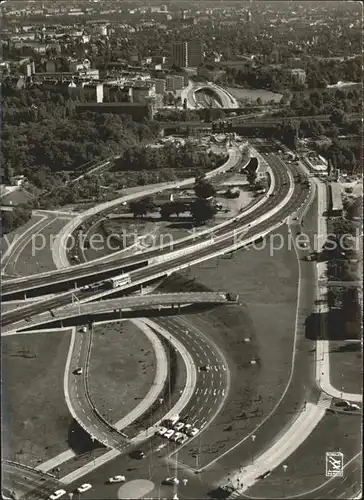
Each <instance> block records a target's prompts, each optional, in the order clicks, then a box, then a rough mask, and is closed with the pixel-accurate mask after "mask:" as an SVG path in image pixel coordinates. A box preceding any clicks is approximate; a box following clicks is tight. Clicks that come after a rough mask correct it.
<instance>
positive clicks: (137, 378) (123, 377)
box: [89, 321, 156, 423]
mask: <svg viewBox="0 0 364 500" xmlns="http://www.w3.org/2000/svg"><path fill="white" fill-rule="evenodd" d="M155 362H156V359H155V355H154V351H153V347H152V345H151V343H150V342H149V340H148V338H147V337H146V336H145V335H144V333H143V332H142V331H141V330H139V328H137V327H136V326H135V325H134V324H133V323H132V322H130V321H123V322H120V323H119V322H117V323H107V324H102V325H95V328H94V340H93V346H92V351H91V359H90V369H89V388H90V395H91V399H92V401H93V403H94V404H95V406H96V408H97V409H98V411H99V412H100V413H101V415H102V416H103V417H104V418H105V419H106V420H108V421H109V422H110V423H115V422H117V421H118V420H120V419H121V418H122V417H124V416H125V415H127V414H128V413H129V412H130V411H131V410H132V409H133V408H135V407H136V406H137V405H138V404H139V402H140V401H141V400H142V399H143V398H144V397H145V395H146V394H147V392H148V391H149V389H150V387H151V385H152V384H153V381H154V377H155Z"/></svg>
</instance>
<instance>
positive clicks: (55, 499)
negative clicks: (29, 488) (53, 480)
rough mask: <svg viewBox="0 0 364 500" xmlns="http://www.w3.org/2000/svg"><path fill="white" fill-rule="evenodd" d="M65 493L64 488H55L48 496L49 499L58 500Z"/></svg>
mask: <svg viewBox="0 0 364 500" xmlns="http://www.w3.org/2000/svg"><path fill="white" fill-rule="evenodd" d="M65 494H66V491H65V490H57V491H55V492H54V493H52V495H51V496H50V497H49V500H58V498H62V497H63V496H64V495H65Z"/></svg>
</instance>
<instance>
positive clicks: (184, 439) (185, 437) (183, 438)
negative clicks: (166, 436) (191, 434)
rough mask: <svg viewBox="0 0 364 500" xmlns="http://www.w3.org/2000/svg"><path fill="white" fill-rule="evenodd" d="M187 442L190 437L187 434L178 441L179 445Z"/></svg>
mask: <svg viewBox="0 0 364 500" xmlns="http://www.w3.org/2000/svg"><path fill="white" fill-rule="evenodd" d="M186 441H188V436H186V434H182V435H181V436H180V437H179V438H178V439H177V444H184V443H185V442H186Z"/></svg>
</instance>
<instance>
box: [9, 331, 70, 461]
mask: <svg viewBox="0 0 364 500" xmlns="http://www.w3.org/2000/svg"><path fill="white" fill-rule="evenodd" d="M69 342H70V334H69V333H68V332H59V333H58V332H52V333H49V332H48V333H32V334H31V336H30V335H17V336H11V337H6V338H4V339H2V341H1V348H2V379H3V387H2V389H3V392H2V417H3V418H2V439H3V454H4V458H8V459H12V460H16V461H18V462H21V463H24V464H28V465H32V466H34V465H36V464H37V462H44V461H45V460H47V459H50V458H52V457H53V456H55V455H57V454H58V453H61V452H62V451H65V450H66V449H67V448H68V444H67V438H68V432H69V428H70V425H71V422H72V418H71V416H70V415H69V412H68V409H67V406H66V403H65V399H64V393H63V375H64V368H65V363H66V357H67V353H68V348H69Z"/></svg>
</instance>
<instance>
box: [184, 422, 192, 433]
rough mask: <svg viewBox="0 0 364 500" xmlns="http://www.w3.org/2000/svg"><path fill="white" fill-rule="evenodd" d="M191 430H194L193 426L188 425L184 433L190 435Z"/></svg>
mask: <svg viewBox="0 0 364 500" xmlns="http://www.w3.org/2000/svg"><path fill="white" fill-rule="evenodd" d="M191 429H192V425H191V424H186V425H185V428H184V432H185V433H186V434H188V433H189V432H191Z"/></svg>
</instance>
